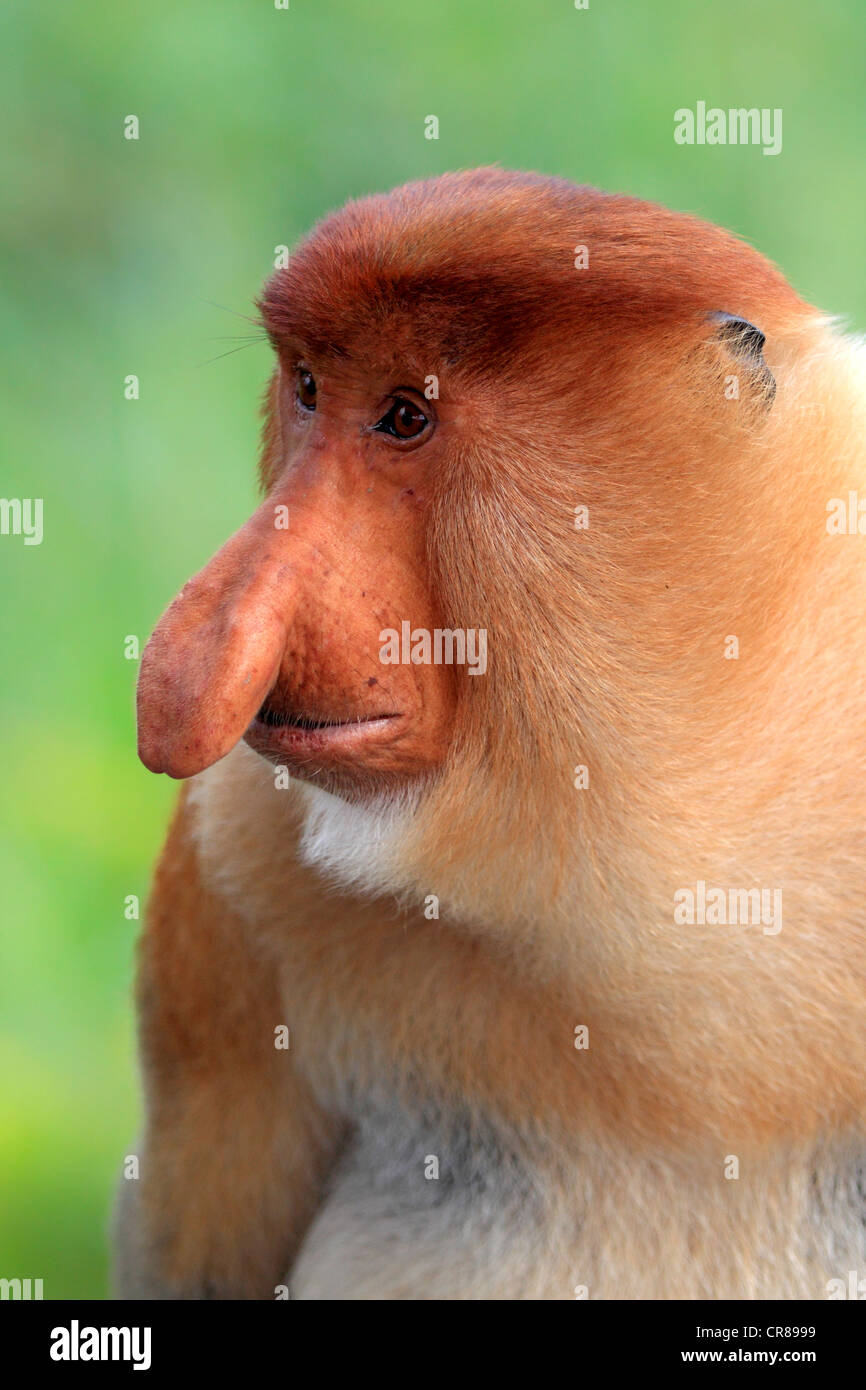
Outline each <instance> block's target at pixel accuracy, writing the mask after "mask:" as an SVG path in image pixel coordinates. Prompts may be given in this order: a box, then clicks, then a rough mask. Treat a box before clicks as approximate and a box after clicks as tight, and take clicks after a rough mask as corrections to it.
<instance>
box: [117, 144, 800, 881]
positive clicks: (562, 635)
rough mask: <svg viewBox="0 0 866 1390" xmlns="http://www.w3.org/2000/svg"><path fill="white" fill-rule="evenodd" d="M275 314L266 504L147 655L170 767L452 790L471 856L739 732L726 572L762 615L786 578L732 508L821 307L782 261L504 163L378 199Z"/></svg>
mask: <svg viewBox="0 0 866 1390" xmlns="http://www.w3.org/2000/svg"><path fill="white" fill-rule="evenodd" d="M259 307H260V310H261V315H262V319H263V322H264V325H265V327H266V330H267V333H268V336H269V338H270V341H271V344H272V346H273V349H274V353H275V359H276V360H275V368H274V372H273V376H272V378H271V382H270V386H269V388H268V392H267V397H266V408H265V412H266V423H265V428H264V440H263V451H262V459H261V469H260V472H261V482H262V489H263V500H262V502H261V505H260V506H259V507H258V509H257V510H256V511H255V513H254V514H253V516H252V517H251V518H250V520H249V521H248V522H247V524H246V525H245V526H244V527H243V528H242V529H241V530H240V531H239V532H238V533H237V534H236V535H234V536H233V537H232V538H231V539H230V540H229V541H228V542H227V544H226V545H225V546H224V547H223V549H222V550H220V551H219V553H218V554H217V555H216V556H215V557H214V559H213V560H211V562H210V563H209V564H208V565H207V566H206V567H205V569H204V570H202V571H201V573H199V574H198V575H196V576H195V577H194V578H193V579H192V580H190V581H189V583H188V584H187V585H186V586H185V587H184V589H183V590H182V591H181V593H180V594H179V596H178V597H177V598H176V599H175V600H174V602H173V603H172V604H171V606H170V607H169V609H168V610H167V612H166V614H165V615H164V617H163V618H162V620H161V622H160V623H159V625H158V627H157V628H156V631H155V632H154V634H153V637H152V638H151V640H150V643H149V644H148V646H147V649H146V651H145V653H144V657H143V661H142V667H141V676H140V683H139V692H138V710H139V749H140V755H141V758H142V760H143V762H144V763H145V765H146V766H147V767H148V768H150V769H151V770H153V771H155V772H167V773H168V774H169V775H171V776H173V777H179V778H184V777H189V776H192V775H193V774H196V773H198V772H200V771H202V770H203V769H205V768H207V767H208V766H209V765H210V764H212V763H214V762H216V761H217V760H219V759H222V758H224V756H225V755H226V754H227V753H228V752H229V751H230V750H231V749H232V748H233V746H234V745H235V744H236V743H238V742H239V740H242V739H243V740H246V743H247V744H248V745H249V746H250V747H251V748H252V749H254V750H255V751H256V752H257V753H259V754H261V755H262V756H263V757H264V758H266V759H270V760H271V761H272V762H274V763H277V764H280V765H285V766H286V767H287V768H288V769H289V771H290V773H291V774H292V775H293V776H294V777H296V778H299V779H306V780H308V781H310V782H312V783H314V784H315V785H317V786H321V787H324V788H325V789H326V790H329V791H331V792H335V793H337V794H338V795H339V796H340V797H343V798H345V799H346V800H348V801H350V802H358V801H363V800H364V798H371V797H381V796H383V795H384V796H386V797H387V796H388V795H390V794H397V793H400V792H402V791H405V789H406V788H407V787H421V788H423V789H424V792H425V795H429V796H430V797H433V798H434V799H435V797H436V796H437V795H438V796H439V798H440V811H441V814H442V820H443V821H448V816H449V812H448V810H447V807H448V805H450V807H451V813H450V814H451V824H450V829H449V835H450V839H451V852H452V853H455V852H456V850H455V837H458V838H461V839H462V840H463V841H464V843H466V842H468V841H473V842H474V841H475V840H477V839H478V838H479V837H481V838H485V837H486V839H487V840H490V837H491V835H492V834H493V831H492V827H493V826H494V825H496V826H497V827H498V832H497V833H498V834H499V835H500V838H501V839H502V842H503V843H504V844H505V846H506V847H507V845H508V843H509V842H511V843H513V841H514V837H515V836H516V835H517V834H518V833H519V834H520V835H521V836H522V837H525V835H526V834H527V833H528V827H531V826H532V825H536V826H537V827H539V828H540V829H542V830H545V829H547V830H549V831H550V837H553V839H555V830H556V824H557V823H558V822H557V821H556V818H555V817H551V811H550V804H551V803H550V787H551V784H552V781H551V779H553V782H554V784H557V785H561V786H562V787H563V788H566V787H569V786H570V784H571V778H572V773H573V768H574V766H575V765H576V764H584V763H586V764H587V765H589V764H592V767H593V775H594V776H595V777H596V778H597V779H599V781H600V782H601V783H602V784H604V783H605V782H607V783H608V784H609V786H610V787H611V789H612V791H611V798H610V799H609V800H608V801H607V802H606V809H605V813H604V814H605V816H611V815H614V814H616V813H617V808H619V807H620V806H622V807H623V808H625V807H626V806H628V808H629V809H630V810H631V811H636V809H637V807H638V803H639V799H640V798H639V789H640V785H641V782H642V780H645V774H646V771H647V757H648V753H647V750H648V748H650V747H653V748H658V747H659V746H660V745H661V746H671V740H673V741H674V742H675V743H676V748H677V757H678V759H680V760H682V764H683V770H684V775H686V774H687V772H688V767H689V760H690V759H691V758H692V757H693V756H694V755H695V749H694V740H693V739H692V737H691V735H689V733H688V729H689V727H690V725H694V726H700V728H701V731H702V732H701V736H702V737H703V738H704V739H707V738H709V739H716V740H718V743H717V747H718V748H719V749H722V748H724V747H727V744H728V740H729V739H730V737H731V729H730V728H729V726H728V723H727V721H726V714H725V711H726V709H728V708H729V705H730V700H731V698H733V696H734V694H735V692H733V691H732V688H731V682H732V680H735V679H736V678H735V677H734V676H732V674H731V672H730V671H725V672H720V669H719V666H718V663H717V662H716V663H714V665H713V673H712V674H711V673H710V665H711V664H712V663H711V662H710V659H709V657H708V656H706V657H704V656H701V655H700V654H699V653H697V654H696V653H695V652H694V640H693V638H694V632H695V625H696V623H698V624H700V622H702V621H703V618H704V616H705V615H706V614H707V613H708V612H712V610H713V607H714V605H718V604H719V602H720V594H721V592H722V579H723V580H724V590H725V604H726V605H727V609H728V611H730V609H731V607H733V609H734V610H735V611H739V612H740V614H741V617H742V623H743V625H744V626H747V625H748V623H749V621H750V619H749V618H748V616H746V614H745V608H744V604H745V600H746V598H747V597H748V611H749V612H752V611H753V610H754V603H755V599H756V589H757V591H760V588H761V583H762V581H761V578H760V575H758V576H757V577H756V574H755V566H754V563H753V562H752V559H751V557H750V554H749V550H748V547H747V546H744V547H738V548H733V549H732V548H731V547H730V546H729V545H727V536H728V524H727V520H726V518H728V517H729V515H730V513H731V511H732V510H734V509H736V508H742V509H743V511H744V513H746V514H748V513H751V512H752V511H753V510H754V505H755V499H756V498H757V497H763V498H764V501H765V502H766V495H767V494H766V487H765V482H766V476H767V473H766V460H767V458H769V457H770V455H771V453H772V449H773V439H774V429H775V425H774V423H773V422H774V416H775V414H776V410H777V407H776V406H773V408H772V409H771V408H770V406H771V404H772V396H773V391H774V390H775V384H776V383H775V381H774V378H773V373H772V371H771V368H770V366H768V365H767V362H766V361H765V359H764V355H763V353H762V348H763V346H764V340H765V338H766V341H767V344H768V347H767V352H768V354H769V356H770V357H771V358H772V360H773V361H774V363H775V367H776V370H777V371H779V370H781V371H784V369H785V362H786V352H787V351H788V346H786V345H790V343H791V342H792V341H793V339H794V338H795V337H796V335H797V334H798V333H800V332H801V331H803V324H804V323H805V322H806V321H807V320H808V318H809V315H810V314H811V312H812V311H810V310H808V309H807V308H806V306H805V305H804V304H803V303H802V302H801V301H800V300H799V298H798V297H797V296H796V295H795V294H794V292H793V291H792V290H791V289H790V287H789V286H788V285H787V283H786V281H785V280H784V279H783V278H782V276H781V275H780V274H779V273H778V272H777V271H776V270H775V269H774V268H773V267H772V266H771V265H770V264H769V263H767V262H766V261H765V260H764V259H763V258H762V257H761V256H759V255H758V254H757V253H756V252H754V251H752V250H751V248H749V247H748V246H746V245H745V244H744V243H742V242H740V241H738V240H737V239H736V238H735V237H733V236H730V235H728V234H727V233H725V232H723V231H721V230H719V229H717V228H715V227H712V226H708V225H705V224H703V223H701V222H699V221H697V220H696V219H693V218H691V217H686V216H681V215H678V214H675V213H671V212H668V211H666V210H664V209H662V208H660V207H656V206H653V205H651V204H647V203H643V202H640V201H639V200H636V199H631V198H625V197H619V196H615V195H608V194H603V193H599V192H597V191H595V190H593V189H589V188H581V187H576V186H574V185H572V184H569V183H566V182H565V181H562V180H557V179H552V178H544V177H541V176H537V175H530V174H511V173H506V172H504V171H500V170H496V169H486V170H476V171H471V172H468V173H463V174H453V175H446V176H443V177H441V178H438V179H434V180H430V181H427V182H421V183H416V184H409V185H407V186H405V187H404V188H400V189H397V190H396V191H394V192H393V193H391V194H388V195H385V196H378V197H368V198H364V199H362V200H361V201H358V202H355V203H351V204H349V205H348V206H347V207H345V208H344V209H342V210H341V211H339V212H337V213H336V214H334V215H332V216H331V217H329V218H328V219H326V220H325V221H324V222H323V223H321V224H320V225H319V226H318V227H317V228H315V229H314V230H313V232H312V233H311V235H310V236H309V237H308V238H307V240H306V241H304V242H303V243H302V244H301V246H300V247H299V248H298V249H297V250H296V252H295V253H294V254H293V255H292V256H291V258H290V260H289V263H288V265H287V266H286V267H285V268H283V269H280V270H278V271H277V272H276V273H275V274H274V275H273V276H272V277H271V279H270V280H269V282H268V283H267V285H266V286H265V288H264V291H263V294H262V297H261V300H260V306H259ZM731 381H734V382H735V383H736V386H737V400H738V402H739V404H736V405H734V406H732V405H731V403H730V401H729V400H728V399H726V395H725V384H726V383H729V382H731ZM745 459H749V460H750V463H749V466H748V467H747V466H745V465H744V460H745ZM767 505H768V506H770V507H771V509H772V507H773V506H775V505H776V503H775V502H773V501H772V500H771V501H770V502H768V503H767ZM581 517H583V518H587V519H588V521H587V524H585V525H581V524H580V522H579V518H581ZM722 554H724V555H725V560H724V565H723V567H720V564H719V559H720V557H721V556H722ZM722 568H723V574H722ZM775 579H776V581H777V580H778V575H776V576H775ZM758 596H759V595H758ZM719 621H720V622H724V621H725V620H724V619H722V618H720V619H719ZM407 625H408V630H409V632H410V634H416V633H428V634H434V633H435V632H436V631H437V630H438V631H440V632H445V633H446V634H451V636H452V637H453V634H454V633H467V632H473V633H480V632H484V633H485V634H486V641H487V644H488V650H489V664H488V665H487V668H486V670H485V671H484V673H483V674H482V673H481V671H480V669H479V670H478V671H476V672H475V673H474V674H475V675H476V678H475V679H472V674H473V673H472V672H471V671H470V670H469V669H468V667H467V665H466V664H463V665H462V666H461V665H460V664H456V663H455V662H454V661H452V662H450V663H449V662H448V661H447V660H442V661H438V662H437V661H436V660H435V659H431V652H432V650H433V648H432V647H431V646H430V644H428V645H427V647H425V646H424V644H423V643H422V644H421V646H420V648H418V649H416V648H415V646H414V643H413V645H412V650H411V651H410V652H409V654H408V655H407V652H406V649H405V633H406V628H407ZM393 634H400V640H399V641H398V644H397V648H396V649H394V648H393V647H392V648H391V652H392V656H393V652H394V650H397V651H398V652H399V659H385V657H384V652H385V651H386V649H387V648H388V643H389V642H390V643H393ZM689 652H691V653H692V657H691V660H690V661H689V662H687V661H685V659H684V658H685V654H686V653H689ZM726 682H727V684H726ZM726 702H727V704H726ZM650 739H652V740H653V742H652V743H650ZM437 788H438V792H437ZM614 788H616V790H613V789H614ZM652 814H653V816H654V817H655V818H656V819H657V818H658V807H657V806H656V809H655V811H654V812H653V813H652ZM457 827H459V830H458V828H457ZM560 829H561V830H562V833H563V834H564V836H565V838H566V840H567V839H568V837H570V836H572V835H573V833H574V826H573V824H572V823H571V822H569V824H568V826H567V827H566V826H565V823H562V824H561V826H560ZM598 830H599V827H598V826H596V827H595V829H594V830H593V832H592V833H593V834H595V833H596V832H597V831H598ZM584 833H589V832H586V831H584ZM550 837H548V838H550ZM563 843H564V842H563ZM572 847H573V842H572ZM442 848H443V845H442V836H441V834H440V849H442ZM562 848H563V844H560V849H562ZM506 858H507V856H506Z"/></svg>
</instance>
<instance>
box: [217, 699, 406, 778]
mask: <svg viewBox="0 0 866 1390" xmlns="http://www.w3.org/2000/svg"><path fill="white" fill-rule="evenodd" d="M400 722H401V716H400V715H399V714H395V713H382V714H358V715H355V716H354V717H352V718H343V719H340V718H331V717H327V716H322V715H319V714H311V713H308V712H306V711H304V712H299V711H297V710H290V709H283V708H280V707H278V706H275V705H272V704H270V703H269V702H268V701H265V703H264V704H263V705H262V707H261V709H260V710H259V712H258V714H257V715H256V717H255V719H254V720H253V722H252V723H251V724H250V726H249V728H248V729H247V731H246V733H245V734H244V742H245V743H247V744H249V746H250V748H252V749H254V750H255V752H256V753H259V754H261V756H262V757H264V758H267V759H268V760H269V761H270V762H275V763H287V764H295V765H296V767H297V769H298V770H303V769H304V768H305V767H306V766H307V765H308V763H309V761H310V759H315V758H316V757H317V755H318V756H319V757H321V759H322V760H323V761H329V760H330V759H331V758H336V760H338V761H343V760H344V759H345V760H349V759H351V758H353V757H355V756H357V755H358V754H359V753H362V752H363V751H365V750H367V749H368V748H369V747H372V746H374V745H376V744H382V743H385V742H389V741H390V739H391V737H392V736H393V734H394V733H395V732H396V726H397V725H399V724H400Z"/></svg>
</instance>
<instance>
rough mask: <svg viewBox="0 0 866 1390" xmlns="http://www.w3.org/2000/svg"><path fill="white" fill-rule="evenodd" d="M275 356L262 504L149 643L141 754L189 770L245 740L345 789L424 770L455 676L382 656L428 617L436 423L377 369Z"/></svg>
mask: <svg viewBox="0 0 866 1390" xmlns="http://www.w3.org/2000/svg"><path fill="white" fill-rule="evenodd" d="M278 351H279V365H278V368H277V370H276V372H275V374H274V377H273V381H272V384H271V388H270V392H269V411H270V423H269V431H268V449H267V453H266V458H265V461H264V465H263V472H264V482H265V486H266V489H267V496H266V498H265V500H264V502H263V503H262V505H261V506H260V507H259V508H258V510H257V511H256V512H255V513H254V515H253V516H252V517H251V518H250V520H249V522H248V523H247V524H246V526H245V527H243V528H242V530H241V531H239V532H238V533H237V534H236V535H235V536H233V537H232V539H231V540H230V541H229V542H228V543H227V544H226V545H225V546H224V547H223V549H222V550H221V551H220V552H219V553H218V554H217V555H216V556H215V557H214V559H213V560H212V561H211V562H210V564H209V565H208V566H207V567H206V568H205V569H204V570H203V571H202V572H201V573H200V574H199V575H197V576H196V577H195V578H194V579H192V580H191V581H190V582H189V584H187V585H186V587H185V588H184V590H183V591H182V593H181V594H180V595H179V597H178V598H177V599H176V600H175V602H174V604H172V606H171V607H170V608H169V610H168V612H167V613H166V615H165V617H164V618H163V620H162V622H161V623H160V625H159V627H158V628H157V630H156V632H155V633H154V636H153V638H152V639H151V642H150V644H149V645H148V648H147V650H146V652H145V656H144V660H143V664H142V672H141V683H140V686H139V711H140V725H139V730H140V732H139V739H140V751H141V757H142V760H143V762H144V763H145V765H146V766H147V767H149V768H150V769H151V770H152V771H154V772H168V773H169V774H170V775H171V776H173V777H189V776H191V775H194V774H195V773H197V772H200V771H201V770H202V769H203V768H205V767H208V766H209V765H210V764H211V763H213V762H215V761H216V760H217V759H219V758H221V757H223V756H224V755H225V754H226V753H227V752H228V751H229V750H230V749H231V748H232V747H233V746H234V744H235V743H236V742H237V741H238V739H239V738H241V737H244V738H246V740H247V742H248V743H249V744H250V746H251V747H252V748H254V749H255V750H256V751H257V752H259V753H261V754H262V755H263V756H264V757H266V758H268V759H270V761H272V762H273V763H275V764H278V765H282V766H285V767H287V768H288V769H289V771H290V772H291V773H292V774H293V775H295V776H298V777H301V778H307V779H309V780H311V781H313V782H315V783H316V784H317V785H320V786H324V787H326V788H327V789H329V790H340V791H342V792H343V793H344V794H346V795H348V796H350V797H351V796H352V795H353V794H355V793H356V792H357V791H359V790H360V789H365V790H368V791H369V790H375V789H381V788H383V787H389V786H393V785H394V784H396V783H399V782H402V781H404V780H405V779H410V778H414V777H417V776H419V775H421V774H426V773H429V772H431V771H432V770H433V769H435V768H436V767H437V766H438V764H439V763H440V762H441V759H442V756H443V754H444V751H445V748H446V747H447V742H448V732H449V726H450V713H451V710H452V706H453V682H452V670H451V668H449V667H447V666H443V665H439V666H436V665H423V666H422V665H383V664H382V662H381V661H380V657H379V652H380V647H381V645H382V643H381V641H380V633H381V632H382V630H383V629H386V628H394V627H396V628H397V629H399V627H400V623H401V621H403V620H406V619H408V620H410V621H411V622H412V624H413V626H414V627H422V628H427V629H433V628H435V627H436V626H437V625H439V619H438V614H437V611H436V606H435V601H434V599H433V596H432V595H431V593H430V590H429V584H428V582H427V578H426V566H425V553H426V552H425V499H426V493H427V489H428V483H429V476H430V470H431V468H435V466H436V462H437V457H438V456H439V454H440V452H441V443H440V441H439V440H438V439H437V433H438V432H439V430H440V429H441V428H443V424H442V422H440V420H439V419H438V418H437V414H436V411H435V405H434V403H433V402H428V401H426V400H425V398H424V396H423V395H422V394H421V393H420V392H419V391H418V390H417V388H416V387H414V386H412V385H403V384H402V383H401V382H399V381H395V380H392V379H391V377H389V374H388V372H387V371H382V372H377V373H372V372H370V371H369V370H359V369H358V368H357V367H348V368H347V367H343V368H342V370H341V369H340V364H338V363H334V364H331V363H330V362H327V361H324V362H322V363H321V365H320V362H319V360H317V357H316V355H315V354H314V353H311V352H309V351H305V350H304V347H303V345H302V344H300V343H294V344H285V343H283V344H280V346H279V350H278ZM447 428H448V424H447V421H446V422H445V423H444V429H446V430H447Z"/></svg>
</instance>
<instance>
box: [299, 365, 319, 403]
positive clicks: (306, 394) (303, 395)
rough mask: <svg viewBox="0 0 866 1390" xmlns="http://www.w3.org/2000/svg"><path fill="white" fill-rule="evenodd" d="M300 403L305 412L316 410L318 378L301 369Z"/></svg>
mask: <svg viewBox="0 0 866 1390" xmlns="http://www.w3.org/2000/svg"><path fill="white" fill-rule="evenodd" d="M297 394H298V401H299V402H300V404H301V405H302V406H303V407H304V409H305V410H315V408H316V378H315V377H314V376H313V373H312V372H308V371H307V370H306V369H305V368H301V369H300V370H299V372H298V393H297Z"/></svg>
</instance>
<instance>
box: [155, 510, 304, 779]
mask: <svg viewBox="0 0 866 1390" xmlns="http://www.w3.org/2000/svg"><path fill="white" fill-rule="evenodd" d="M290 544H291V543H290V541H289V538H288V533H287V532H285V531H279V530H277V529H276V528H275V526H274V506H273V502H272V501H271V502H268V503H264V504H263V505H262V506H261V507H260V508H259V509H258V511H256V512H255V513H254V514H253V516H252V517H251V518H250V520H249V521H248V522H247V524H246V525H245V526H244V527H242V529H241V530H240V531H238V532H236V534H235V535H234V536H232V537H231V538H230V540H228V541H227V542H226V544H225V545H224V546H223V548H222V549H221V550H220V551H218V552H217V554H216V555H215V556H214V557H213V559H212V560H211V561H210V563H209V564H208V565H206V566H205V568H204V569H203V570H201V571H200V573H199V574H197V575H195V576H194V578H192V579H190V581H189V582H188V583H187V584H185V585H184V587H183V589H182V590H181V592H180V593H179V594H178V596H177V598H176V599H175V600H174V602H173V603H172V604H171V605H170V606H169V608H168V609H167V610H166V612H165V613H164V614H163V616H162V618H161V619H160V621H159V623H158V625H157V627H156V630H155V632H154V634H153V636H152V637H151V639H150V641H149V642H148V644H147V646H146V648H145V650H144V654H143V656H142V660H141V671H140V674H139V680H138V753H139V757H140V758H141V761H142V762H143V763H144V765H145V767H147V768H149V769H150V770H151V772H167V773H168V775H169V776H170V777H192V776H194V775H195V773H197V772H202V771H203V770H204V769H205V768H206V767H210V765H211V763H215V762H217V761H218V759H220V758H223V757H225V755H226V754H227V753H228V752H230V750H231V749H232V748H233V747H234V745H235V744H236V743H237V742H238V740H239V739H240V738H241V737H242V736H243V734H244V731H245V730H246V729H247V727H248V726H249V724H250V721H251V720H252V719H253V717H254V716H255V714H256V711H257V710H258V709H259V707H260V706H261V704H262V702H263V701H264V699H265V697H266V696H267V694H268V692H269V691H270V690H271V688H272V686H273V684H274V681H275V680H276V678H277V673H278V671H279V668H280V662H281V660H282V657H283V653H284V651H285V647H286V641H287V635H288V630H289V624H290V622H291V620H292V617H293V615H294V610H295V608H296V607H297V602H298V595H297V591H296V590H297V586H296V584H295V583H294V582H293V575H292V569H293V567H292V563H291V557H290Z"/></svg>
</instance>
